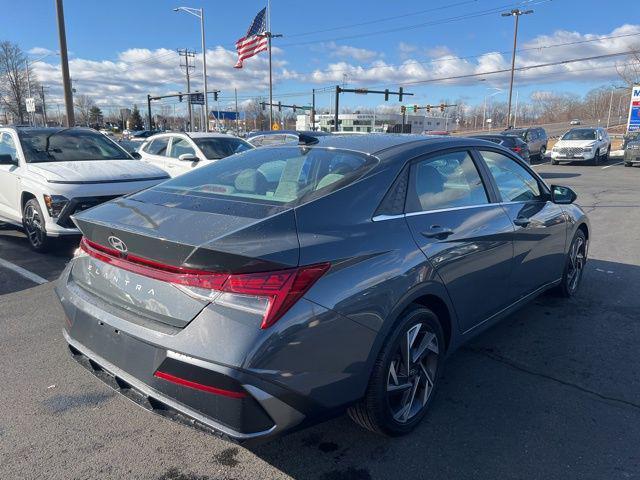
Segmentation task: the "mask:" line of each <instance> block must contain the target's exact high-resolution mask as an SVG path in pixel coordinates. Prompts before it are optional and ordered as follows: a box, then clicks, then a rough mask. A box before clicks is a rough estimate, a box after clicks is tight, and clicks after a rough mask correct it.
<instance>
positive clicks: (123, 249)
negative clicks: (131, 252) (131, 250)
mask: <svg viewBox="0 0 640 480" xmlns="http://www.w3.org/2000/svg"><path fill="white" fill-rule="evenodd" d="M107 241H108V242H109V245H111V246H112V247H113V248H115V249H116V250H117V251H119V252H120V253H127V251H128V250H127V244H126V243H124V242H123V241H122V240H120V239H119V238H118V237H113V236H111V237H109V238H108V239H107Z"/></svg>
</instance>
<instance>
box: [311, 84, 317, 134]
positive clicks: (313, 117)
mask: <svg viewBox="0 0 640 480" xmlns="http://www.w3.org/2000/svg"><path fill="white" fill-rule="evenodd" d="M311 92H312V93H311V131H312V132H315V131H316V89H315V88H314V89H313V90H312V91H311Z"/></svg>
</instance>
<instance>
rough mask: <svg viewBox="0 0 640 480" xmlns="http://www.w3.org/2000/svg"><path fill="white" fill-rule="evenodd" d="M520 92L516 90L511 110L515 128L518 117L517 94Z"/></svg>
mask: <svg viewBox="0 0 640 480" xmlns="http://www.w3.org/2000/svg"><path fill="white" fill-rule="evenodd" d="M519 93H520V92H519V91H518V90H516V108H515V110H514V112H513V128H516V120H517V119H518V96H519V95H518V94H519Z"/></svg>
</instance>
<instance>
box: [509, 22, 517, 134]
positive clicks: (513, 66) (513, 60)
mask: <svg viewBox="0 0 640 480" xmlns="http://www.w3.org/2000/svg"><path fill="white" fill-rule="evenodd" d="M514 16H515V17H516V28H515V30H514V32H513V53H512V54H511V82H510V83H509V104H508V105H509V106H508V107H507V128H509V122H510V121H511V95H512V93H513V75H514V73H515V68H516V46H517V43H518V21H519V19H520V13H519V11H517V12H516V13H514Z"/></svg>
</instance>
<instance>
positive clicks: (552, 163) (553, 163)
mask: <svg viewBox="0 0 640 480" xmlns="http://www.w3.org/2000/svg"><path fill="white" fill-rule="evenodd" d="M551 165H560V162H559V161H558V160H551Z"/></svg>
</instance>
